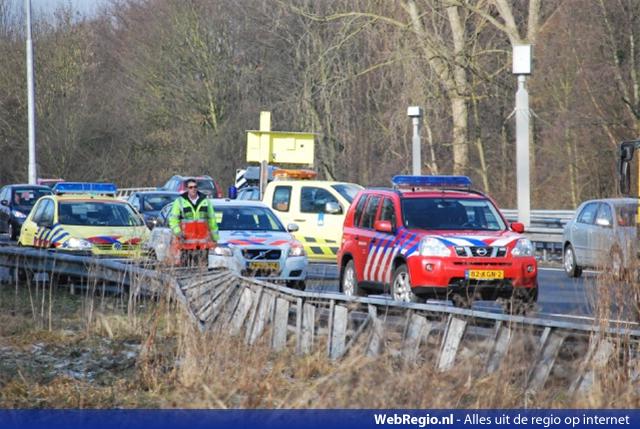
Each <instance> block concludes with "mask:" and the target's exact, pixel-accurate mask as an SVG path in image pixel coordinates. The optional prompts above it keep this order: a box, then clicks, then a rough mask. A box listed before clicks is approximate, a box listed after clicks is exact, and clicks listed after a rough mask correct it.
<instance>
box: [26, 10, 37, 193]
mask: <svg viewBox="0 0 640 429" xmlns="http://www.w3.org/2000/svg"><path fill="white" fill-rule="evenodd" d="M24 8H25V13H26V15H27V101H28V108H27V109H28V117H29V183H30V184H32V185H35V183H36V178H37V177H38V173H37V168H36V165H37V164H36V106H35V103H36V96H35V89H34V77H33V43H32V41H31V0H24Z"/></svg>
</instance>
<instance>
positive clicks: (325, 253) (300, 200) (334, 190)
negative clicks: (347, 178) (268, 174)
mask: <svg viewBox="0 0 640 429" xmlns="http://www.w3.org/2000/svg"><path fill="white" fill-rule="evenodd" d="M273 175H274V180H273V182H270V183H269V184H268V185H267V187H266V189H265V192H264V195H263V197H262V201H263V202H264V203H266V204H267V205H269V206H270V207H271V208H273V210H274V211H275V213H276V215H277V216H278V218H280V221H281V222H282V223H283V224H284V225H289V224H291V223H294V224H296V225H297V226H298V230H297V231H296V232H294V236H295V238H296V239H297V240H298V241H300V242H301V243H302V245H303V246H304V250H305V252H306V253H307V256H308V258H309V260H310V261H313V262H335V260H336V254H337V252H338V248H339V247H340V243H341V242H342V224H343V223H344V217H345V215H346V213H347V209H348V208H349V205H350V204H351V202H352V201H353V198H354V197H355V196H356V194H357V193H358V191H360V190H361V189H362V186H360V185H357V184H355V183H347V182H332V181H327V180H312V179H314V178H315V172H310V171H308V170H283V169H281V170H276V171H275V172H274V173H273Z"/></svg>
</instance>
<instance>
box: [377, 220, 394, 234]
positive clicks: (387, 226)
mask: <svg viewBox="0 0 640 429" xmlns="http://www.w3.org/2000/svg"><path fill="white" fill-rule="evenodd" d="M373 228H374V229H375V230H376V231H378V232H392V231H393V226H392V225H391V222H390V221H388V220H377V221H376V222H375V223H374V224H373Z"/></svg>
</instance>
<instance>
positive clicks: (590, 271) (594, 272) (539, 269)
mask: <svg viewBox="0 0 640 429" xmlns="http://www.w3.org/2000/svg"><path fill="white" fill-rule="evenodd" d="M538 271H562V272H563V273H564V268H552V267H544V268H538ZM582 272H583V273H589V274H600V273H601V272H602V271H595V270H583V271H582Z"/></svg>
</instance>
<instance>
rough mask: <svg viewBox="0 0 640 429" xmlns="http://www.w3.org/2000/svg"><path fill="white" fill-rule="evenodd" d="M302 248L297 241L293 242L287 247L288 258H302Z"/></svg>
mask: <svg viewBox="0 0 640 429" xmlns="http://www.w3.org/2000/svg"><path fill="white" fill-rule="evenodd" d="M304 255H305V253H304V247H303V246H302V243H300V242H299V241H294V242H292V243H291V247H289V256H304Z"/></svg>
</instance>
